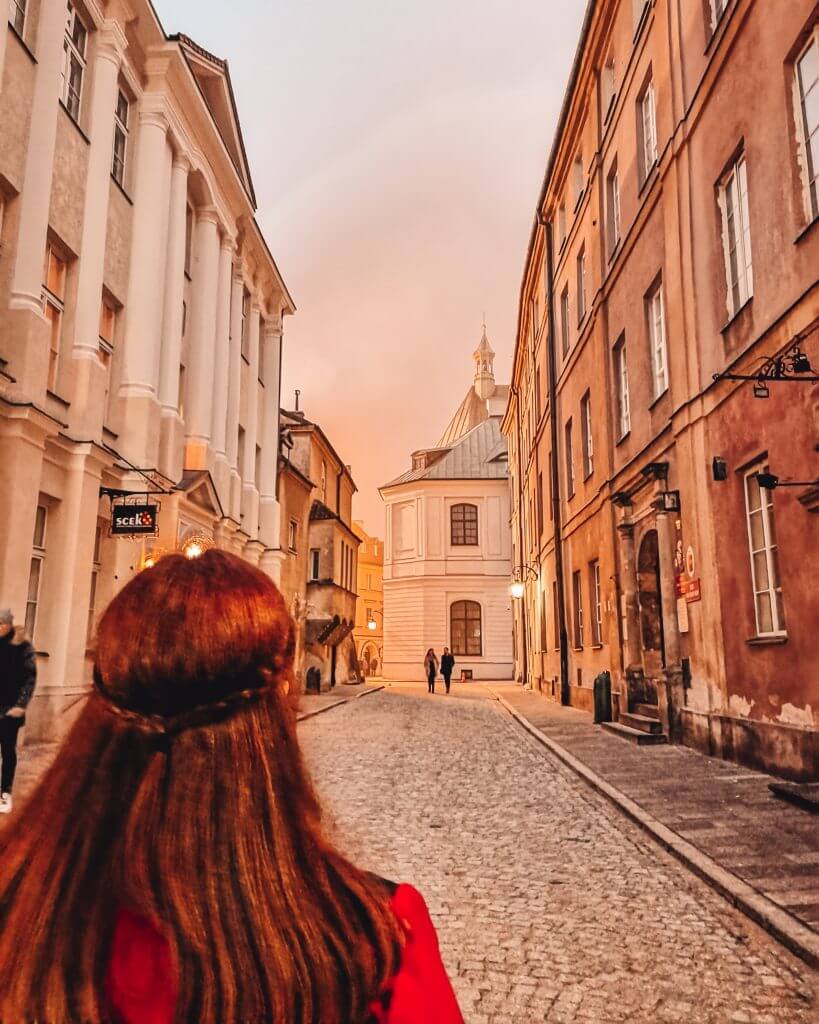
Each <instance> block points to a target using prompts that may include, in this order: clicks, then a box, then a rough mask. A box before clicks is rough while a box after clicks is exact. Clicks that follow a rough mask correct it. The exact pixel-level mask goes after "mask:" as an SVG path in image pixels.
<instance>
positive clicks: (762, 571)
mask: <svg viewBox="0 0 819 1024" xmlns="http://www.w3.org/2000/svg"><path fill="white" fill-rule="evenodd" d="M753 563H754V584H755V589H756V590H757V591H759V590H767V589H768V587H769V585H770V584H769V582H768V556H767V554H766V553H765V552H764V551H757V553H756V554H755V555H754V556H753Z"/></svg>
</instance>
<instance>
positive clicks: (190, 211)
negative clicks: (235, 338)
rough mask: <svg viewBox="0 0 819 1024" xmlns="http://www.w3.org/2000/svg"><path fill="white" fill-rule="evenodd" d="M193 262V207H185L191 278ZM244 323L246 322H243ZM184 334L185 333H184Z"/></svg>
mask: <svg viewBox="0 0 819 1024" xmlns="http://www.w3.org/2000/svg"><path fill="white" fill-rule="evenodd" d="M192 262H193V207H192V206H190V205H188V206H187V207H185V273H186V274H187V276H188V277H190V276H191V266H192ZM242 322H243V323H244V320H243V321H242ZM183 333H184V332H183Z"/></svg>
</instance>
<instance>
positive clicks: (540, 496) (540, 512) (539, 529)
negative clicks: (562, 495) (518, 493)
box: [537, 473, 543, 537]
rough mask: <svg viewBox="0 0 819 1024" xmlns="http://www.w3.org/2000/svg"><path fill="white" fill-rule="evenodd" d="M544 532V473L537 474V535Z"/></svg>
mask: <svg viewBox="0 0 819 1024" xmlns="http://www.w3.org/2000/svg"><path fill="white" fill-rule="evenodd" d="M542 534H543V474H542V473H538V475H537V535H538V537H540V536H541V535H542Z"/></svg>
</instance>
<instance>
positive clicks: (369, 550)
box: [353, 520, 384, 676]
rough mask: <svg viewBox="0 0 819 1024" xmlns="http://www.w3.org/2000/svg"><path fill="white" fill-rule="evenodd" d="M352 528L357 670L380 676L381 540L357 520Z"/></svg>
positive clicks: (381, 610)
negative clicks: (357, 543) (355, 560)
mask: <svg viewBox="0 0 819 1024" xmlns="http://www.w3.org/2000/svg"><path fill="white" fill-rule="evenodd" d="M353 531H354V532H355V534H356V536H357V537H358V538H359V539H360V541H361V546H360V547H359V549H358V602H357V604H356V612H355V630H354V631H353V638H354V639H355V649H356V651H357V653H358V667H359V671H360V672H361V673H362V675H364V676H380V675H381V669H382V666H383V663H384V541H383V540H379V538H378V537H371V536H370V535H369V533H367V531H366V530H365V529H364V523H362V522H361V521H360V520H356V522H354V523H353Z"/></svg>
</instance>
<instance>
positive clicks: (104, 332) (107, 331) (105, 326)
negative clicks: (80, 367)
mask: <svg viewBox="0 0 819 1024" xmlns="http://www.w3.org/2000/svg"><path fill="white" fill-rule="evenodd" d="M116 321H117V311H116V309H115V307H114V305H113V303H112V302H111V300H110V299H108V298H106V297H103V300H102V303H101V304H100V341H99V349H98V352H97V355H98V356H99V360H100V362H101V363H102V367H103V369H104V370H105V397H104V399H103V407H102V408H103V416H105V414H106V412H107V411H108V395H109V392H110V390H111V360H112V358H113V355H114V331H115V328H116Z"/></svg>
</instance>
